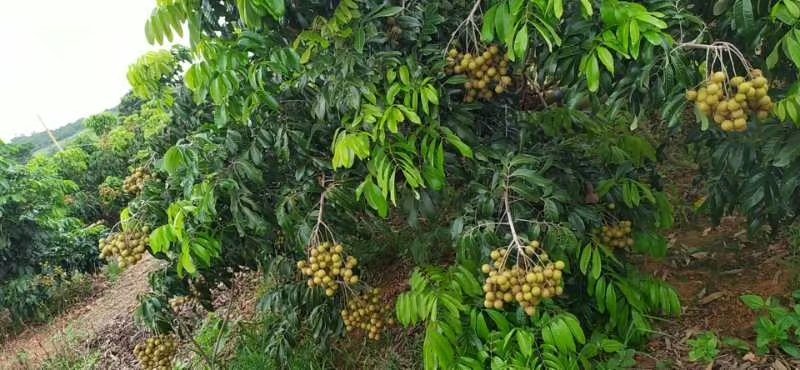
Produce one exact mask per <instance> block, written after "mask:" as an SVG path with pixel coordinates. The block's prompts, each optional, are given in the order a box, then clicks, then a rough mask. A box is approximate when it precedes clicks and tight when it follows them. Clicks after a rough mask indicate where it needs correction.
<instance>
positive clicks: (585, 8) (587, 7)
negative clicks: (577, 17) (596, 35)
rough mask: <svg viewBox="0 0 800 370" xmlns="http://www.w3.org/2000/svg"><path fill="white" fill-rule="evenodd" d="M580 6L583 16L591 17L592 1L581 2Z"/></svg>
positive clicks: (584, 0) (592, 11) (592, 10)
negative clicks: (581, 6)
mask: <svg viewBox="0 0 800 370" xmlns="http://www.w3.org/2000/svg"><path fill="white" fill-rule="evenodd" d="M581 5H583V14H584V15H585V16H591V15H592V14H594V7H593V6H592V0H581Z"/></svg>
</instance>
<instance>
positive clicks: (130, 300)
mask: <svg viewBox="0 0 800 370" xmlns="http://www.w3.org/2000/svg"><path fill="white" fill-rule="evenodd" d="M160 264H161V262H160V261H158V260H156V259H153V258H146V259H144V260H143V261H142V262H140V263H138V264H137V265H135V266H133V267H131V268H129V269H127V270H126V271H124V272H123V273H122V274H121V275H120V278H119V280H117V281H116V282H115V283H114V284H112V285H111V286H109V287H108V288H107V289H105V290H104V291H102V292H101V293H100V294H99V295H98V296H97V297H95V298H94V299H93V300H91V301H89V302H86V304H85V305H84V306H82V307H75V308H73V309H72V310H70V311H69V312H67V313H66V314H64V315H61V316H60V317H58V318H57V319H55V321H54V322H52V323H50V324H47V325H41V326H36V327H33V328H30V329H28V330H26V331H25V332H23V333H21V334H19V335H18V336H17V337H16V338H14V339H11V340H9V341H8V342H6V343H5V344H4V345H3V346H2V348H0V369H17V368H25V367H35V366H36V365H38V364H40V363H41V362H42V361H44V360H45V359H47V358H48V357H49V356H50V355H51V354H53V353H55V352H56V350H57V349H58V348H59V347H58V346H59V344H61V345H62V346H63V344H64V341H65V338H66V337H68V336H80V337H81V338H91V337H92V336H93V335H94V334H95V333H97V332H99V331H101V330H103V329H104V328H106V327H110V326H111V325H113V324H114V321H115V318H116V317H117V316H118V315H119V314H120V313H128V314H131V313H133V311H134V309H135V308H136V305H137V303H138V302H137V296H138V295H140V294H142V293H144V292H146V291H147V290H148V289H149V285H148V279H147V275H148V274H149V273H150V272H151V271H154V270H155V269H156V268H158V267H159V265H160ZM19 357H23V358H24V359H25V361H24V362H25V365H21V364H20V361H19V360H18V358H19Z"/></svg>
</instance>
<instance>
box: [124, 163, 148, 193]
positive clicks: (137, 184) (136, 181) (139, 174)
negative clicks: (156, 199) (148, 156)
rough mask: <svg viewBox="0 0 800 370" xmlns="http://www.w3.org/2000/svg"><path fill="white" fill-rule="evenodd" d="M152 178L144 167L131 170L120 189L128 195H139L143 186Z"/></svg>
mask: <svg viewBox="0 0 800 370" xmlns="http://www.w3.org/2000/svg"><path fill="white" fill-rule="evenodd" d="M152 178H153V176H152V175H150V173H149V172H148V171H147V169H145V168H144V167H138V168H136V169H135V170H133V173H132V174H130V176H128V177H126V178H125V181H124V182H123V183H122V189H123V190H125V192H127V193H129V194H134V195H135V194H139V193H140V192H141V191H142V189H144V184H145V183H146V182H147V181H148V180H150V179H152Z"/></svg>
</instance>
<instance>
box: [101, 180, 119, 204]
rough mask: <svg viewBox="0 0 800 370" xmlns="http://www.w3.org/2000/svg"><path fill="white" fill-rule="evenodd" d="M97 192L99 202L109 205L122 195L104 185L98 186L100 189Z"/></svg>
mask: <svg viewBox="0 0 800 370" xmlns="http://www.w3.org/2000/svg"><path fill="white" fill-rule="evenodd" d="M98 192H99V193H100V200H101V201H103V202H104V203H111V202H113V201H114V200H115V199H117V197H119V196H120V195H122V194H121V192H120V191H119V190H117V189H114V188H112V187H110V186H108V185H105V184H103V185H100V189H99V190H98Z"/></svg>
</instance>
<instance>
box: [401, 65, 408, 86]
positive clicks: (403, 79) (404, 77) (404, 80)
mask: <svg viewBox="0 0 800 370" xmlns="http://www.w3.org/2000/svg"><path fill="white" fill-rule="evenodd" d="M400 81H401V82H402V83H403V84H404V85H406V86H408V85H410V84H411V77H410V76H409V72H408V67H406V66H400Z"/></svg>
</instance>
